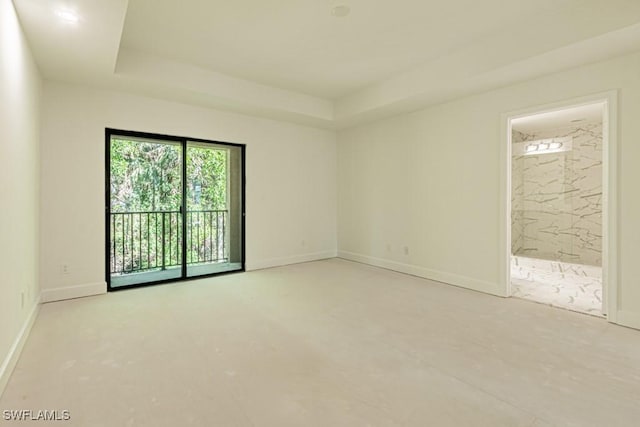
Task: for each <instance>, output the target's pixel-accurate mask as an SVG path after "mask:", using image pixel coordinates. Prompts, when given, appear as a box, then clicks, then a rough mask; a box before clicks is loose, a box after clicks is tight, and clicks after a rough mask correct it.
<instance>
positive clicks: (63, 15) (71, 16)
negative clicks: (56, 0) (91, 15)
mask: <svg viewBox="0 0 640 427" xmlns="http://www.w3.org/2000/svg"><path fill="white" fill-rule="evenodd" d="M56 15H57V16H58V18H60V19H61V20H62V21H64V22H68V23H70V24H75V23H76V22H78V21H79V20H80V17H79V16H78V14H77V13H75V12H73V11H71V10H58V11H56Z"/></svg>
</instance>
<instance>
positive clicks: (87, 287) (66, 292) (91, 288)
mask: <svg viewBox="0 0 640 427" xmlns="http://www.w3.org/2000/svg"><path fill="white" fill-rule="evenodd" d="M106 293H107V284H106V282H97V283H87V284H84V285H76V286H66V287H64V288H54V289H43V290H42V291H41V292H40V298H41V301H42V302H43V303H46V302H53V301H62V300H66V299H73V298H82V297H88V296H92V295H101V294H106Z"/></svg>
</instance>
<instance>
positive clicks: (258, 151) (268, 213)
mask: <svg viewBox="0 0 640 427" xmlns="http://www.w3.org/2000/svg"><path fill="white" fill-rule="evenodd" d="M42 114H43V117H42V147H41V155H42V174H41V177H42V178H41V185H42V200H41V203H42V218H41V230H42V232H41V279H42V286H43V299H44V300H51V299H59V298H64V297H68V296H71V295H81V294H91V293H96V292H99V291H104V289H105V284H104V280H105V265H104V253H105V248H104V246H105V244H104V242H105V236H104V204H105V203H104V190H105V185H104V183H105V170H104V169H105V164H104V162H105V158H104V152H105V135H104V133H105V127H111V128H117V129H126V130H134V131H141V132H154V133H161V134H168V135H178V136H187V137H193V138H203V139H211V140H218V141H227V142H235V143H243V144H247V150H246V156H247V157H246V176H247V178H246V181H247V183H246V210H247V216H246V262H247V269H254V268H262V267H269V266H274V265H281V264H286V263H292V262H298V261H306V260H312V259H320V258H327V257H332V256H335V254H336V245H337V244H336V191H335V187H336V144H335V133H334V132H332V131H326V130H318V129H313V128H308V127H304V126H299V125H292V124H287V123H284V122H277V121H273V120H267V119H259V118H254V117H249V116H243V115H239V114H234V113H227V112H221V111H216V110H211V109H206V108H199V107H194V106H188V105H184V104H178V103H171V102H167V101H161V100H157V99H152V98H146V97H141V96H136V95H130V94H124V93H120V92H113V91H106V90H96V89H88V88H84V87H79V86H74V85H68V84H62V83H51V82H46V83H45V87H44V95H43V112H42ZM303 241H304V244H303ZM63 265H68V266H69V269H68V273H67V274H64V273H63V270H62V266H63ZM70 287H76V288H74V289H69V288H70Z"/></svg>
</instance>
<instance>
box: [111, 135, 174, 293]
mask: <svg viewBox="0 0 640 427" xmlns="http://www.w3.org/2000/svg"><path fill="white" fill-rule="evenodd" d="M108 148H109V153H108V155H109V175H110V182H109V185H110V188H109V199H110V200H109V217H108V221H109V225H108V226H109V236H108V243H109V246H110V247H109V253H110V255H109V268H110V285H111V287H113V288H117V287H123V286H131V285H138V284H143V283H149V282H158V281H163V280H171V279H176V278H180V277H181V276H182V264H183V262H182V235H183V224H182V206H183V201H182V194H183V190H182V167H183V159H182V153H183V150H182V144H181V143H180V142H170V141H161V140H153V139H146V138H137V137H128V136H119V135H111V136H110V138H109V147H108Z"/></svg>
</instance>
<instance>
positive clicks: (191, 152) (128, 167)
mask: <svg viewBox="0 0 640 427" xmlns="http://www.w3.org/2000/svg"><path fill="white" fill-rule="evenodd" d="M187 157H188V159H187V183H186V185H187V209H188V210H223V209H226V205H227V200H226V192H227V191H226V190H227V179H226V172H227V151H226V150H224V149H218V148H206V147H202V146H189V148H188V150H187ZM181 162H182V148H181V146H180V145H178V144H169V143H167V144H160V143H150V142H149V143H147V142H138V141H130V140H126V139H115V138H114V139H112V141H111V210H112V212H136V211H153V212H158V211H176V210H179V208H180V205H181V197H182V176H181Z"/></svg>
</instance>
